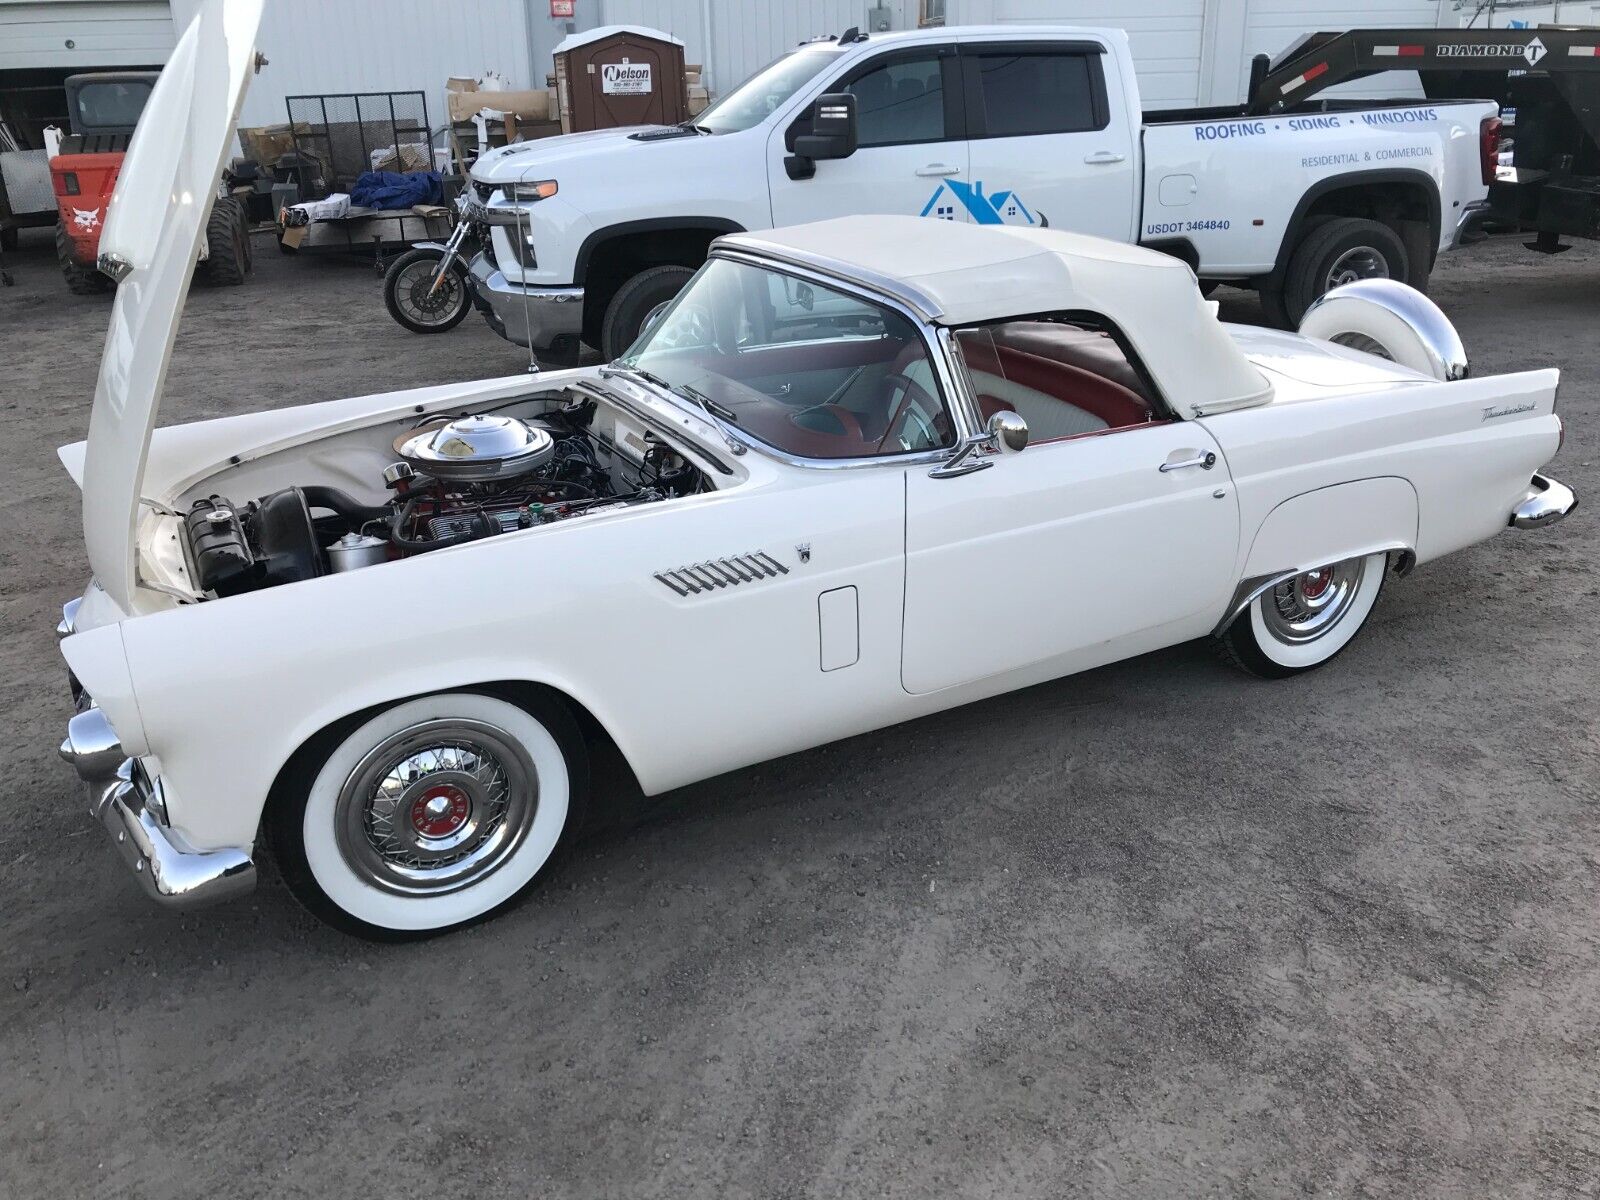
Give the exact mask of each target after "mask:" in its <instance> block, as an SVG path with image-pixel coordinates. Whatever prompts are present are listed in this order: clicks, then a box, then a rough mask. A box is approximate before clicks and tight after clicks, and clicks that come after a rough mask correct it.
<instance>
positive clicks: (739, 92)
mask: <svg viewBox="0 0 1600 1200" xmlns="http://www.w3.org/2000/svg"><path fill="white" fill-rule="evenodd" d="M838 55H839V51H838V49H837V48H836V47H834V46H817V47H815V48H811V47H808V48H807V49H804V50H795V51H791V52H790V53H788V54H785V55H784V56H783V57H782V58H780V59H777V60H775V61H773V62H770V63H768V64H767V65H766V66H764V67H762V68H761V70H759V71H757V72H756V73H755V74H754V75H752V76H750V78H749V79H746V80H745V81H744V82H743V83H741V84H740V85H739V86H738V87H736V88H734V89H733V91H731V92H729V93H728V94H727V95H726V96H724V97H722V99H720V100H718V101H717V102H716V103H715V104H713V105H711V106H710V107H709V108H707V109H706V110H705V111H704V112H702V113H701V114H700V115H699V116H698V117H696V118H695V119H694V123H695V124H696V125H698V126H699V127H700V128H701V129H705V130H709V131H710V132H711V133H737V132H738V131H739V130H741V129H751V128H753V127H755V126H757V125H759V124H761V122H763V121H765V120H766V119H767V117H768V116H770V115H771V114H772V112H773V111H774V110H775V109H777V108H778V107H779V106H781V105H782V104H783V103H784V102H785V101H787V100H788V99H789V97H790V96H792V95H794V94H795V92H797V91H799V90H800V89H801V88H802V87H804V86H805V85H806V84H808V83H810V82H811V80H813V79H814V78H816V77H817V76H818V75H819V74H821V73H822V70H823V69H824V68H825V67H828V66H831V65H832V64H833V63H834V61H835V60H836V59H837V58H838Z"/></svg>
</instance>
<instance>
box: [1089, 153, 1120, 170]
mask: <svg viewBox="0 0 1600 1200" xmlns="http://www.w3.org/2000/svg"><path fill="white" fill-rule="evenodd" d="M1127 157H1128V156H1127V155H1126V154H1113V153H1112V152H1111V151H1110V150H1096V151H1095V152H1094V153H1093V154H1090V155H1087V156H1086V157H1085V158H1084V160H1083V161H1084V162H1086V163H1088V164H1089V165H1090V166H1091V167H1098V166H1100V165H1102V164H1105V163H1119V162H1121V161H1122V160H1123V159H1125V158H1127Z"/></svg>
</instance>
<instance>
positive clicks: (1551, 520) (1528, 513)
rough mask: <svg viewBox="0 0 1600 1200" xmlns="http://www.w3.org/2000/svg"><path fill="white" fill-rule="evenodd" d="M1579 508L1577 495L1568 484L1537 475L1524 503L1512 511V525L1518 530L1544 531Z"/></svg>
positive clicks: (1529, 486) (1523, 500) (1530, 485)
mask: <svg viewBox="0 0 1600 1200" xmlns="http://www.w3.org/2000/svg"><path fill="white" fill-rule="evenodd" d="M1577 507H1578V496H1577V493H1575V492H1574V491H1573V490H1572V489H1571V488H1569V487H1568V486H1567V485H1566V484H1564V483H1562V482H1560V481H1559V480H1555V479H1551V478H1550V477H1549V476H1548V475H1535V476H1534V477H1533V482H1532V483H1530V484H1529V485H1528V491H1527V493H1526V494H1525V495H1524V496H1523V497H1522V502H1521V503H1519V504H1518V505H1517V506H1516V507H1515V508H1514V509H1512V510H1511V520H1510V524H1511V525H1512V527H1513V528H1516V529H1543V528H1544V527H1545V526H1546V525H1554V524H1555V523H1556V522H1557V521H1559V520H1561V518H1562V517H1564V516H1566V515H1567V514H1568V513H1570V512H1571V511H1572V510H1573V509H1575V508H1577Z"/></svg>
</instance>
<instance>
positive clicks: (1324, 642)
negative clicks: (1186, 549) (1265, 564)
mask: <svg viewBox="0 0 1600 1200" xmlns="http://www.w3.org/2000/svg"><path fill="white" fill-rule="evenodd" d="M1388 567H1389V556H1388V555H1387V554H1384V553H1379V554H1368V555H1366V556H1364V557H1362V558H1347V559H1345V560H1343V561H1342V562H1336V563H1329V564H1328V565H1327V566H1323V567H1318V568H1316V569H1315V570H1312V571H1306V572H1305V573H1304V574H1301V575H1296V576H1295V577H1294V578H1293V579H1291V580H1289V581H1287V582H1285V583H1280V584H1278V585H1277V586H1276V587H1272V588H1268V589H1267V591H1266V592H1264V593H1263V594H1262V595H1260V596H1258V597H1257V598H1256V599H1255V600H1254V601H1252V602H1251V604H1250V606H1249V607H1248V608H1246V609H1245V610H1244V612H1242V613H1240V614H1239V616H1238V617H1237V618H1235V619H1234V622H1233V624H1231V625H1229V626H1228V628H1227V629H1226V630H1224V631H1223V632H1222V634H1221V636H1220V637H1218V638H1217V639H1216V642H1217V648H1218V650H1219V651H1220V652H1221V654H1222V656H1223V658H1225V659H1227V660H1228V661H1229V662H1231V663H1233V665H1234V666H1236V667H1238V668H1239V669H1240V670H1243V671H1248V672H1250V674H1252V675H1259V676H1261V677H1262V678H1263V679H1285V678H1287V677H1288V676H1290V675H1298V674H1300V673H1301V672H1302V671H1309V670H1311V669H1312V668H1313V667H1320V666H1321V665H1322V664H1323V663H1325V662H1328V661H1329V660H1331V659H1332V658H1333V657H1334V656H1335V655H1337V654H1338V653H1339V652H1340V651H1341V650H1343V649H1344V648H1345V647H1346V646H1348V645H1349V644H1350V643H1351V642H1352V641H1353V640H1354V639H1355V636H1356V634H1358V633H1360V632H1361V627H1362V625H1364V624H1365V623H1366V620H1367V617H1368V616H1369V615H1370V614H1371V612H1372V609H1373V606H1374V605H1376V604H1377V603H1378V593H1379V592H1380V591H1382V590H1383V575H1384V572H1385V571H1386V570H1388Z"/></svg>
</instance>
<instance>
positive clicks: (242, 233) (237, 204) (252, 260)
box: [233, 196, 256, 275]
mask: <svg viewBox="0 0 1600 1200" xmlns="http://www.w3.org/2000/svg"><path fill="white" fill-rule="evenodd" d="M233 206H234V208H235V210H236V211H237V212H238V214H239V244H240V245H242V246H243V247H244V270H245V274H247V275H248V274H251V273H252V272H254V271H255V269H256V248H255V246H253V245H252V244H251V242H250V208H249V205H247V204H246V203H245V202H244V201H243V200H241V199H239V198H238V197H237V196H235V197H233Z"/></svg>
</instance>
